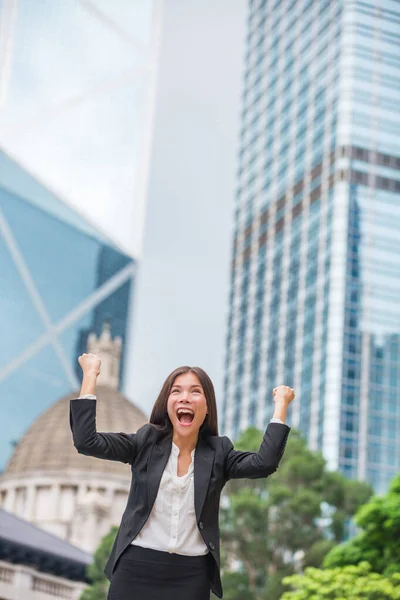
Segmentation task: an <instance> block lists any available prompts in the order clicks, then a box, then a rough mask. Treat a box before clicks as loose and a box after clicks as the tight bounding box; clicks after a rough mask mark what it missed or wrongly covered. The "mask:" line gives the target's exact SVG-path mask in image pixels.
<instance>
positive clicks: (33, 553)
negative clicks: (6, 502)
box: [0, 508, 92, 600]
mask: <svg viewBox="0 0 400 600" xmlns="http://www.w3.org/2000/svg"><path fill="white" fill-rule="evenodd" d="M91 562H92V557H91V555H90V554H88V553H87V552H84V551H83V550H80V549H79V548H76V547H74V546H72V545H71V544H69V543H68V542H65V541H64V540H60V539H59V538H58V537H56V536H54V535H51V534H50V533H47V532H45V531H43V530H41V529H38V528H37V527H35V526H34V525H32V524H31V523H28V522H27V521H24V520H23V519H20V518H19V517H16V516H14V515H11V514H10V513H8V512H6V511H5V510H3V509H1V508H0V597H1V599H2V600H48V598H49V597H51V598H69V599H70V600H78V598H80V596H81V593H82V591H83V590H84V589H85V587H86V582H87V576H86V568H87V566H88V565H89V564H90V563H91Z"/></svg>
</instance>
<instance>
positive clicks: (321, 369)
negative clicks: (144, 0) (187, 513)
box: [223, 0, 400, 492]
mask: <svg viewBox="0 0 400 600" xmlns="http://www.w3.org/2000/svg"><path fill="white" fill-rule="evenodd" d="M248 7H249V9H248V24H247V28H248V35H247V53H246V58H245V74H244V89H243V111H242V117H241V124H242V125H241V142H240V155H239V173H238V187H237V195H236V208H235V228H234V239H233V256H232V268H231V292H230V314H229V327H228V335H227V352H226V368H225V397H224V406H223V430H224V433H226V434H228V435H230V436H232V437H233V438H235V437H237V435H238V433H239V431H240V430H242V429H244V428H246V427H247V426H248V425H257V426H259V427H263V426H264V425H265V424H266V423H267V421H268V419H269V418H270V415H271V411H272V406H273V402H272V389H273V388H274V387H275V386H276V385H278V384H281V383H285V384H287V385H290V386H292V387H294V388H295V390H296V392H297V397H298V402H296V403H294V405H293V409H292V417H291V423H292V425H293V426H295V427H300V429H301V430H302V431H303V433H304V434H305V435H306V437H307V439H308V442H309V445H310V447H311V448H312V449H320V450H322V452H323V454H324V456H325V458H326V459H327V461H328V465H329V467H331V468H334V469H336V468H339V469H340V470H341V471H343V472H344V473H345V474H346V475H347V476H348V477H351V478H359V479H362V480H367V481H369V482H370V483H372V484H373V486H374V488H375V490H376V491H378V492H382V491H384V490H385V489H386V488H387V485H388V482H389V481H390V480H391V479H392V477H393V476H394V475H395V473H396V472H397V471H398V470H399V468H400V438H399V436H398V431H399V430H400V392H399V386H398V381H399V375H400V304H399V302H398V298H399V292H400V238H399V234H398V232H399V227H400V142H399V140H400V137H399V134H400V113H399V110H398V109H399V106H400V12H399V3H398V2H395V1H393V0H379V1H378V0H374V1H372V2H369V3H368V4H366V3H362V2H358V1H357V0H354V1H337V2H331V1H329V0H321V1H319V2H313V1H312V0H277V1H273V0H270V1H265V0H251V1H250V2H249V4H248Z"/></svg>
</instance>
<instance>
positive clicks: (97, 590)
mask: <svg viewBox="0 0 400 600" xmlns="http://www.w3.org/2000/svg"><path fill="white" fill-rule="evenodd" d="M117 532H118V527H112V528H111V530H110V531H109V533H108V534H107V535H105V536H104V537H103V539H102V540H101V542H100V544H99V547H98V548H97V550H96V552H95V554H94V557H93V562H92V564H91V565H89V567H88V572H87V573H88V577H89V579H90V580H91V582H92V584H91V585H90V586H89V587H87V588H86V589H85V590H84V591H83V592H82V594H81V597H80V600H107V594H108V588H109V585H110V584H109V581H108V579H107V577H106V576H105V574H104V567H105V566H106V562H107V560H108V557H109V556H110V552H111V548H112V545H113V543H114V540H115V537H116V535H117Z"/></svg>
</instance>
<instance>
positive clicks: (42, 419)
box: [3, 385, 148, 477]
mask: <svg viewBox="0 0 400 600" xmlns="http://www.w3.org/2000/svg"><path fill="white" fill-rule="evenodd" d="M96 395H97V398H98V400H97V418H96V422H97V430H98V431H107V432H108V431H112V432H120V431H124V432H126V433H133V432H135V431H137V429H139V427H141V426H142V425H143V424H144V423H147V421H148V419H147V417H146V415H145V414H144V413H143V412H142V411H141V410H140V409H138V408H137V407H136V406H134V405H133V404H132V403H131V402H129V400H128V399H127V398H126V397H125V396H123V395H122V394H121V393H120V392H119V391H118V390H116V389H113V388H112V387H110V386H108V385H107V386H106V385H99V386H98V388H97V391H96ZM77 397H78V394H77V393H75V394H70V395H68V396H66V397H64V398H61V400H59V401H58V402H56V403H55V404H53V405H52V406H51V407H50V408H49V409H47V410H46V411H45V412H44V413H42V415H40V416H39V417H38V418H37V419H36V421H34V423H33V424H32V425H31V427H30V428H29V429H28V431H27V432H26V433H25V435H24V436H23V438H22V440H21V441H20V442H19V443H18V445H17V446H16V448H15V451H14V453H13V455H12V457H11V459H10V461H9V463H8V465H7V468H6V470H5V472H4V474H3V477H4V476H7V475H12V476H14V475H18V474H21V475H22V474H25V473H26V474H27V473H28V472H29V473H32V472H33V471H36V472H37V471H41V472H42V473H43V472H46V471H48V472H50V471H51V472H53V473H54V472H55V471H56V472H63V471H66V470H71V469H73V470H79V471H87V472H94V471H97V472H99V471H101V472H103V473H112V474H114V475H123V476H125V477H126V476H129V475H130V469H129V465H126V464H124V463H120V462H115V461H109V460H101V461H100V460H99V459H97V458H92V457H90V456H85V455H83V454H78V452H77V450H76V448H75V447H74V445H73V441H72V433H71V429H70V425H69V401H70V400H71V399H73V398H77Z"/></svg>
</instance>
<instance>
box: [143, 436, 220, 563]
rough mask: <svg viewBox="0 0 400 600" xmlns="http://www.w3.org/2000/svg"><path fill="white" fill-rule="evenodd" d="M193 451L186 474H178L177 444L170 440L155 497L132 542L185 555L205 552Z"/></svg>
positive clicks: (196, 554)
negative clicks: (197, 511)
mask: <svg viewBox="0 0 400 600" xmlns="http://www.w3.org/2000/svg"><path fill="white" fill-rule="evenodd" d="M194 454H195V450H193V451H192V462H191V463H190V466H189V469H188V472H187V473H186V475H182V477H178V475H177V473H178V456H179V448H178V446H176V444H174V442H172V449H171V454H170V456H169V459H168V462H167V465H166V467H165V469H164V473H163V475H162V477H161V482H160V487H159V488H158V493H157V497H156V501H155V502H154V506H153V509H152V511H151V513H150V516H149V518H148V520H147V522H146V524H145V525H144V527H143V528H142V530H141V531H140V532H139V534H138V535H137V537H136V538H135V539H134V540H133V542H132V544H133V545H134V546H142V548H152V549H153V550H161V551H163V552H169V553H175V554H184V555H186V556H199V555H201V554H207V553H208V549H207V546H206V544H205V542H204V540H203V538H202V537H201V535H200V532H199V528H198V527H197V521H196V515H195V510H194Z"/></svg>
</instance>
